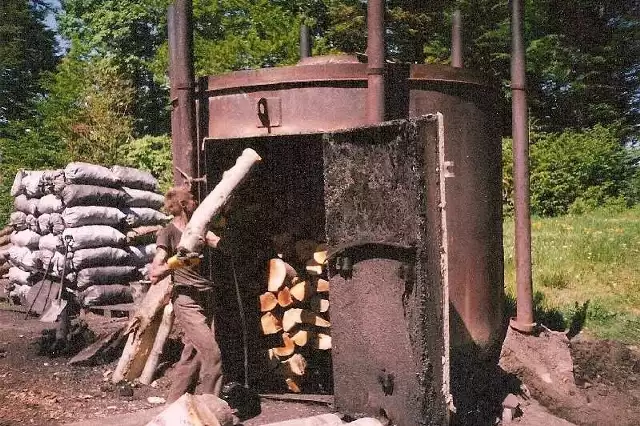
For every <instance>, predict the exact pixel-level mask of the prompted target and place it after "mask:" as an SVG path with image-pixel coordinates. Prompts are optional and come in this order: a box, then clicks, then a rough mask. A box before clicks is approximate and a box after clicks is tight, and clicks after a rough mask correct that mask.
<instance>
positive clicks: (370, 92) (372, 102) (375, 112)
mask: <svg viewBox="0 0 640 426" xmlns="http://www.w3.org/2000/svg"><path fill="white" fill-rule="evenodd" d="M384 9H385V2H384V0H369V2H368V3H367V57H368V64H367V86H368V89H367V121H368V122H369V123H370V124H376V123H380V122H382V121H384V118H385V113H384V55H385V47H384Z"/></svg>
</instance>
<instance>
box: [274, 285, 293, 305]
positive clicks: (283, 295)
mask: <svg viewBox="0 0 640 426" xmlns="http://www.w3.org/2000/svg"><path fill="white" fill-rule="evenodd" d="M292 303H293V299H292V298H291V291H290V290H289V288H288V287H284V288H283V289H282V290H280V291H279V292H278V305H280V306H282V307H283V308H286V307H287V306H289V305H291V304H292Z"/></svg>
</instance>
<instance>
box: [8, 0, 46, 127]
mask: <svg viewBox="0 0 640 426" xmlns="http://www.w3.org/2000/svg"><path fill="white" fill-rule="evenodd" d="M45 12H46V9H45V8H44V7H43V6H41V4H40V3H39V2H32V1H28V0H2V1H1V2H0V134H1V132H2V131H3V127H4V126H5V125H6V124H7V122H9V121H12V120H20V119H25V118H27V117H29V114H30V109H31V108H32V107H33V102H34V100H35V99H36V98H37V97H38V96H39V95H41V94H42V93H43V92H42V88H41V87H40V84H39V81H38V80H39V77H40V75H41V74H42V73H43V72H45V71H47V70H51V69H53V67H54V66H55V64H56V61H57V58H56V55H55V46H56V44H55V40H54V33H53V31H51V30H49V29H47V28H46V27H45V25H44V16H45Z"/></svg>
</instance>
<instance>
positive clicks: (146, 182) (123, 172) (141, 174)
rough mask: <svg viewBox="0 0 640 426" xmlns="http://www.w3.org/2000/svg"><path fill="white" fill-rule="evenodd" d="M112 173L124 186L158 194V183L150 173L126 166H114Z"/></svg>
mask: <svg viewBox="0 0 640 426" xmlns="http://www.w3.org/2000/svg"><path fill="white" fill-rule="evenodd" d="M111 171H112V172H113V174H114V175H116V177H117V178H118V180H120V183H121V184H122V186H128V187H129V188H135V189H143V190H146V191H154V192H158V181H157V180H156V178H154V177H153V175H152V174H151V173H149V172H146V171H144V170H139V169H134V168H131V167H124V166H113V167H111Z"/></svg>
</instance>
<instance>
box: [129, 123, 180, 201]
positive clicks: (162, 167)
mask: <svg viewBox="0 0 640 426" xmlns="http://www.w3.org/2000/svg"><path fill="white" fill-rule="evenodd" d="M122 159H123V160H124V161H122V160H121V161H120V164H124V165H128V166H131V167H136V168H139V169H142V170H147V171H149V172H150V173H151V174H153V175H154V176H155V177H156V178H157V179H158V181H159V183H160V188H161V189H162V190H163V191H166V190H167V189H169V187H170V186H171V184H172V182H173V174H172V172H173V166H172V164H171V138H170V137H169V136H166V135H165V136H143V137H142V138H139V139H134V140H132V141H131V142H129V143H128V144H127V145H125V146H124V147H123V157H122Z"/></svg>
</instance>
